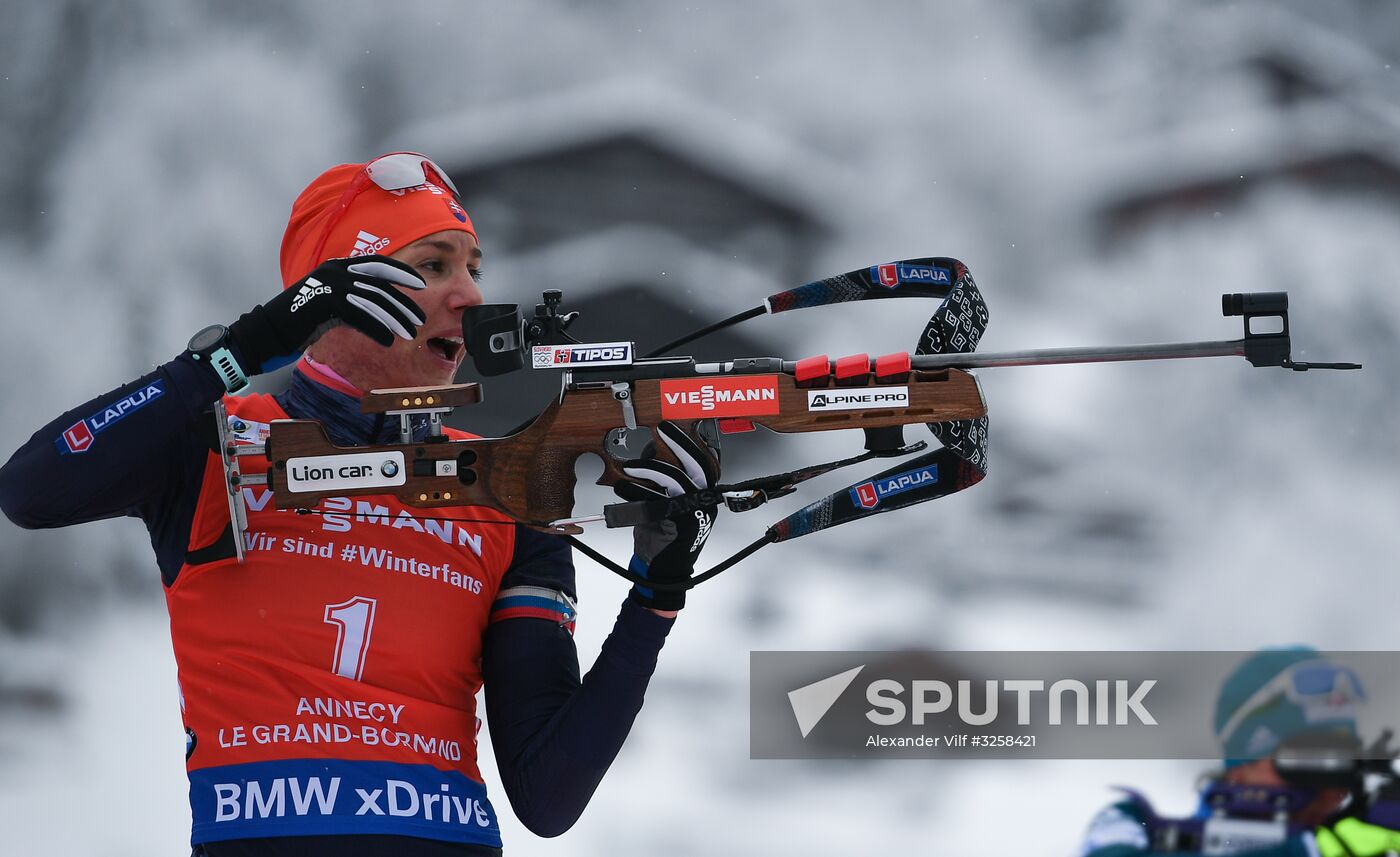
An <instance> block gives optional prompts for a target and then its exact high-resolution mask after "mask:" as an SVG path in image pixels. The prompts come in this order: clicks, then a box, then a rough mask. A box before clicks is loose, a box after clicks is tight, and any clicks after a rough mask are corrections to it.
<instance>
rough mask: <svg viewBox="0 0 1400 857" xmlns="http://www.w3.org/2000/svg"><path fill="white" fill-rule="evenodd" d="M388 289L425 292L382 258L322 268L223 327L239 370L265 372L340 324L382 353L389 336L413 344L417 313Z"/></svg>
mask: <svg viewBox="0 0 1400 857" xmlns="http://www.w3.org/2000/svg"><path fill="white" fill-rule="evenodd" d="M394 286H403V287H404V288H407V289H415V290H417V289H425V288H427V287H428V285H427V283H424V282H423V281H422V280H421V279H420V278H419V277H418V275H417V274H416V273H414V271H413V269H412V268H410V267H408V266H407V265H405V264H404V263H402V262H399V261H396V260H394V259H390V258H389V257H388V256H358V257H356V258H353V259H331V260H330V261H328V262H324V263H322V264H321V266H320V267H318V268H317V269H316V270H314V271H312V272H311V273H310V274H307V275H306V276H305V277H303V278H302V279H301V280H300V281H299V282H296V283H293V284H292V285H290V286H288V287H287V288H286V289H283V290H282V294H280V295H278V296H277V297H275V298H273V299H272V300H270V301H268V302H267V303H265V304H262V305H261V306H255V307H253V308H252V309H251V310H249V311H248V312H246V313H244V314H243V315H242V316H241V317H240V318H239V319H238V321H235V322H234V323H233V324H231V325H229V334H230V335H231V336H232V339H233V341H234V342H235V343H236V344H237V346H238V350H239V354H240V356H241V357H242V358H243V364H244V371H246V372H247V373H248V374H249V375H257V374H260V373H262V372H269V371H271V370H273V369H275V368H277V367H278V366H280V365H283V364H285V363H287V362H289V361H288V358H293V357H295V356H296V355H297V354H299V353H301V352H302V351H305V350H306V348H307V347H308V346H309V345H311V343H313V342H315V341H316V340H317V339H318V338H320V336H321V334H323V333H325V332H326V331H327V330H330V329H331V328H333V327H338V326H340V325H342V324H348V325H350V326H351V327H353V328H355V329H356V330H358V331H360V332H361V333H363V334H364V335H366V336H368V337H369V338H370V339H373V340H374V341H375V342H378V343H379V344H380V345H383V346H384V347H386V348H387V347H388V346H390V345H392V344H393V342H394V337H395V336H399V337H402V338H403V339H413V337H414V336H415V335H416V334H417V333H418V326H419V325H421V324H423V323H424V322H425V318H424V316H423V310H421V309H420V308H419V307H418V304H416V303H414V302H413V301H412V300H411V299H409V298H408V297H406V296H405V295H404V294H403V293H401V292H399V291H398V290H397V289H395V288H394Z"/></svg>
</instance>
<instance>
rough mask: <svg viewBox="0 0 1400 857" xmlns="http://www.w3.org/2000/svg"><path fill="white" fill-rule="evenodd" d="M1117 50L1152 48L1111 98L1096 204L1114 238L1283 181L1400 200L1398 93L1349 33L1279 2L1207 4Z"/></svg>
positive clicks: (1206, 211) (1105, 232) (1208, 212)
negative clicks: (1135, 75) (1140, 75)
mask: <svg viewBox="0 0 1400 857" xmlns="http://www.w3.org/2000/svg"><path fill="white" fill-rule="evenodd" d="M1112 50H1113V53H1114V54H1118V53H1119V52H1122V51H1124V50H1128V51H1141V52H1143V54H1144V56H1146V57H1148V58H1149V59H1148V60H1147V62H1146V64H1145V66H1144V71H1145V73H1146V77H1145V78H1144V79H1139V80H1132V79H1130V80H1129V81H1127V82H1125V83H1124V84H1123V85H1121V86H1118V87H1117V88H1116V91H1113V92H1111V94H1110V95H1109V98H1108V100H1110V101H1113V102H1115V106H1114V107H1113V109H1112V110H1111V111H1110V112H1113V113H1117V114H1118V115H1119V116H1120V117H1121V128H1122V133H1121V135H1120V136H1117V137H1114V138H1110V139H1107V140H1105V141H1104V142H1103V144H1102V148H1103V154H1104V158H1103V160H1102V161H1101V162H1100V163H1099V164H1098V165H1097V166H1096V169H1095V177H1094V180H1093V185H1094V187H1095V189H1096V190H1095V191H1094V193H1095V194H1096V196H1097V199H1096V200H1095V202H1094V204H1093V211H1092V215H1093V216H1094V218H1095V219H1096V225H1097V226H1098V227H1099V229H1100V234H1101V236H1102V237H1103V238H1105V239H1106V240H1107V242H1108V243H1109V244H1110V245H1111V244H1113V243H1115V242H1117V241H1120V240H1122V239H1124V238H1127V237H1129V236H1131V235H1133V234H1135V233H1137V232H1138V231H1140V230H1141V229H1142V228H1144V227H1145V226H1147V225H1149V224H1151V223H1154V222H1157V221H1159V220H1160V219H1162V218H1173V217H1179V216H1187V217H1190V216H1195V215H1201V214H1203V215H1205V216H1208V217H1209V216H1212V215H1213V214H1214V213H1215V212H1218V211H1222V210H1225V209H1228V208H1229V207H1231V206H1232V205H1233V204H1234V203H1236V202H1238V201H1239V200H1240V199H1242V198H1244V197H1246V196H1248V195H1249V194H1251V193H1254V192H1256V191H1258V190H1259V189H1260V188H1263V187H1267V186H1272V185H1276V184H1279V183H1289V184H1293V185H1299V186H1304V187H1306V188H1307V189H1308V190H1310V191H1313V192H1318V193H1323V194H1346V195H1351V196H1357V197H1365V198H1373V199H1381V200H1385V201H1387V202H1389V203H1391V204H1394V205H1397V206H1400V100H1397V97H1396V92H1395V91H1394V87H1393V86H1388V85H1386V80H1387V71H1386V70H1387V68H1388V66H1387V65H1386V63H1385V61H1384V60H1383V59H1382V58H1381V57H1379V56H1377V55H1376V54H1374V53H1372V52H1371V50H1369V49H1368V48H1367V47H1365V46H1364V45H1362V44H1361V43H1360V42H1358V41H1357V40H1355V39H1354V38H1352V37H1351V36H1348V35H1344V34H1342V33H1339V32H1336V31H1333V30H1330V29H1328V28H1327V27H1325V26H1322V25H1320V24H1317V23H1315V22H1313V21H1310V20H1307V19H1305V18H1302V17H1300V16H1298V15H1296V14H1294V13H1292V12H1290V11H1288V10H1287V9H1284V8H1281V7H1280V6H1277V5H1272V4H1262V3H1244V4H1230V5H1207V6H1195V7H1189V8H1186V7H1183V8H1182V9H1181V14H1180V15H1177V16H1175V17H1173V19H1172V20H1171V21H1170V23H1169V25H1168V26H1167V27H1166V28H1165V30H1161V29H1156V28H1151V29H1146V28H1145V29H1143V30H1142V31H1139V32H1137V33H1136V38H1135V39H1134V40H1133V41H1132V42H1131V43H1129V44H1123V43H1122V42H1117V43H1115V44H1114V45H1113V48H1112ZM1104 59H1106V60H1107V59H1108V57H1105V58H1104Z"/></svg>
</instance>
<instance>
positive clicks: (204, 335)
mask: <svg viewBox="0 0 1400 857" xmlns="http://www.w3.org/2000/svg"><path fill="white" fill-rule="evenodd" d="M228 343H229V339H228V328H227V327H224V326H223V325H222V324H211V325H209V326H208V327H206V328H204V329H203V330H201V331H200V332H198V333H196V334H195V335H194V336H191V337H190V342H189V344H188V345H186V346H185V349H186V350H187V351H189V353H190V357H192V358H194V359H195V360H197V361H199V362H203V363H208V364H209V365H210V366H213V367H214V371H215V373H217V374H218V376H219V380H221V381H223V382H224V389H226V390H228V391H229V392H230V393H236V392H238V391H239V390H241V389H243V388H244V387H246V386H248V375H247V374H246V373H244V371H243V367H242V366H239V365H238V361H237V360H235V359H234V357H233V352H231V351H229V349H228Z"/></svg>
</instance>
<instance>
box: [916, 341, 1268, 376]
mask: <svg viewBox="0 0 1400 857" xmlns="http://www.w3.org/2000/svg"><path fill="white" fill-rule="evenodd" d="M1243 356H1244V340H1243V339H1232V340H1218V341H1215V342H1164V343H1161V344H1157V345H1119V346H1110V347H1105V348H1094V347H1089V348H1039V349H1031V350H1028V351H1000V352H988V353H985V354H978V353H972V354H916V355H914V358H913V365H914V368H915V369H984V368H994V367H999V366H1055V365H1060V364H1066V363H1121V362H1126V361H1135V360H1181V359H1189V358H1195V357H1243Z"/></svg>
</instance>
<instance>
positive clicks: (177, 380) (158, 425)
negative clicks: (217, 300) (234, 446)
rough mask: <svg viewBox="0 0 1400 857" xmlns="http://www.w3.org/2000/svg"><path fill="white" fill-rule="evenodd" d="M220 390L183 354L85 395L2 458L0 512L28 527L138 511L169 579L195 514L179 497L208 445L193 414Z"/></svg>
mask: <svg viewBox="0 0 1400 857" xmlns="http://www.w3.org/2000/svg"><path fill="white" fill-rule="evenodd" d="M223 393H224V388H223V384H222V383H221V382H220V381H219V379H218V378H217V376H215V374H214V373H213V372H212V371H210V370H209V369H208V368H207V367H205V366H201V365H200V364H198V363H196V362H194V361H193V360H191V359H190V358H189V356H188V355H183V354H182V355H181V356H179V357H177V358H176V359H174V360H172V361H170V362H169V363H166V364H164V365H162V366H159V367H157V368H156V370H155V371H153V372H151V373H149V374H147V375H143V376H142V377H140V378H137V379H136V380H135V381H132V382H130V383H127V384H123V385H122V386H120V387H118V388H117V389H115V390H112V391H111V392H108V393H105V394H103V395H101V396H98V397H96V398H94V399H91V400H89V401H87V402H84V403H83V404H81V405H79V406H78V407H76V408H74V409H72V410H70V411H68V412H67V413H64V414H63V415H62V416H60V417H58V418H57V419H55V420H53V421H52V422H50V423H49V424H48V425H45V426H44V427H43V428H41V429H39V430H38V431H37V432H35V434H34V436H33V437H31V438H30V439H29V442H28V443H26V444H25V445H24V446H22V447H20V448H19V450H18V451H16V452H15V454H14V455H13V456H11V457H10V460H9V461H8V462H7V463H6V464H5V466H4V467H0V511H3V512H4V513H5V516H6V517H8V518H9V519H10V520H11V521H13V522H14V523H15V524H17V525H19V526H21V527H25V528H28V529H38V528H49V527H65V526H68V525H70V524H81V523H86V522H88V521H97V520H102V519H104V518H115V517H120V516H123V515H129V516H133V517H139V518H141V519H143V520H144V521H145V522H146V525H147V528H148V529H149V530H150V532H151V541H152V544H153V545H154V546H155V548H156V555H157V558H158V560H159V563H160V566H161V571H162V574H163V576H166V577H167V583H169V582H170V581H172V580H174V574H175V572H177V571H178V570H179V568H180V565H181V563H182V562H183V559H184V551H185V548H186V546H187V545H186V541H187V540H188V537H189V529H190V523H191V521H192V520H193V515H194V503H192V502H180V498H185V497H189V496H191V495H193V494H198V492H199V484H200V481H201V480H202V478H203V472H204V463H205V459H206V456H207V455H208V453H209V450H210V445H209V444H208V442H207V441H205V440H204V439H202V438H201V436H200V434H199V432H197V431H195V430H194V421H195V420H196V419H197V418H199V417H200V416H201V415H203V414H205V413H206V412H207V411H208V408H209V407H210V406H211V405H212V404H213V403H214V402H215V401H217V400H218V399H219V398H220V397H221V396H222V395H223ZM212 425H213V424H212V423H210V428H212Z"/></svg>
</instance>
